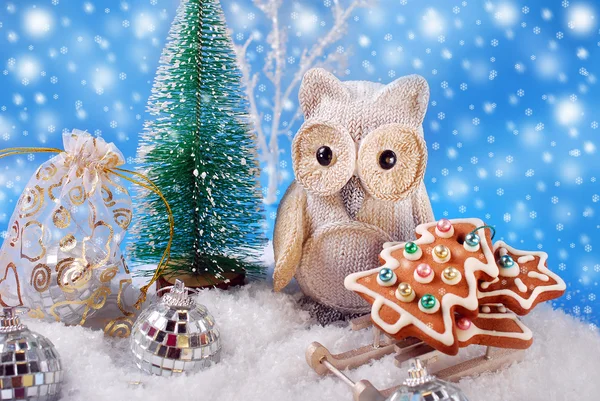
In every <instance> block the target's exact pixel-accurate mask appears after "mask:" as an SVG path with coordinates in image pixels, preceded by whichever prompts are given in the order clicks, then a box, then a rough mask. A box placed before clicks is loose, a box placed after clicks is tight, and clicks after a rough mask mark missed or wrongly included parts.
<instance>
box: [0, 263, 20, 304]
mask: <svg viewBox="0 0 600 401" xmlns="http://www.w3.org/2000/svg"><path fill="white" fill-rule="evenodd" d="M10 271H12V273H13V275H14V276H15V282H16V283H17V298H19V305H8V304H7V303H5V302H4V300H3V299H2V293H0V305H2V306H23V299H22V298H21V284H20V283H21V281H20V280H19V272H18V271H17V266H15V264H14V263H12V262H10V263H9V264H7V265H6V269H4V277H2V278H1V279H0V283H3V282H4V281H6V278H7V277H8V273H9V272H10Z"/></svg>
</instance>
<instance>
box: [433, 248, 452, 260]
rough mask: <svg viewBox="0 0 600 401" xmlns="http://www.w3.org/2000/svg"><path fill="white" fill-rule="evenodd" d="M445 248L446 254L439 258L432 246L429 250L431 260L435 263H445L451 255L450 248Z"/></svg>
mask: <svg viewBox="0 0 600 401" xmlns="http://www.w3.org/2000/svg"><path fill="white" fill-rule="evenodd" d="M447 249H448V256H446V257H445V258H444V259H441V258H438V256H437V255H436V254H435V248H433V249H432V250H431V256H433V260H434V261H435V262H436V263H446V262H448V261H449V260H450V258H451V257H452V251H451V250H450V248H447Z"/></svg>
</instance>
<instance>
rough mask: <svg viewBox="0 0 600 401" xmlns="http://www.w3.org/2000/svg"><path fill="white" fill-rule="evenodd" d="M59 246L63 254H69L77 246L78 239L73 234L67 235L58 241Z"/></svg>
mask: <svg viewBox="0 0 600 401" xmlns="http://www.w3.org/2000/svg"><path fill="white" fill-rule="evenodd" d="M58 246H59V247H60V250H61V251H63V252H69V251H71V250H73V249H74V248H75V247H76V246H77V239H76V238H75V236H74V235H73V234H67V235H65V236H64V237H62V238H61V239H60V241H58Z"/></svg>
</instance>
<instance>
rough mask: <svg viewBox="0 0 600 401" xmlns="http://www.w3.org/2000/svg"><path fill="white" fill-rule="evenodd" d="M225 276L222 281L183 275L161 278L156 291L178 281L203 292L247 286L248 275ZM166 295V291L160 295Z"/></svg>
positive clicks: (231, 274)
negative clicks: (209, 289) (203, 290)
mask: <svg viewBox="0 0 600 401" xmlns="http://www.w3.org/2000/svg"><path fill="white" fill-rule="evenodd" d="M223 276H225V279H224V280H221V281H217V280H216V279H215V278H214V277H207V276H203V275H195V274H194V275H192V274H181V275H178V276H169V277H163V276H160V277H159V278H158V280H156V291H157V292H158V291H160V290H161V289H163V288H165V287H170V286H172V285H174V284H175V280H176V279H179V280H181V281H183V283H184V284H185V286H186V287H188V288H192V289H194V290H201V289H204V288H218V289H220V290H226V289H228V288H230V287H239V286H242V285H244V284H245V279H246V275H245V274H243V273H241V274H240V273H223ZM165 293H166V291H162V292H161V293H160V294H158V295H159V296H162V295H163V294H165Z"/></svg>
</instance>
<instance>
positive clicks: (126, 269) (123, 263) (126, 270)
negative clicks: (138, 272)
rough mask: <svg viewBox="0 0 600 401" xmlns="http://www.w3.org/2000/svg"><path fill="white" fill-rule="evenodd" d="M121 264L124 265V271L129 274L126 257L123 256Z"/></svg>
mask: <svg viewBox="0 0 600 401" xmlns="http://www.w3.org/2000/svg"><path fill="white" fill-rule="evenodd" d="M121 264H122V265H123V270H125V273H127V274H129V266H127V262H126V261H125V257H124V256H123V255H121Z"/></svg>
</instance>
